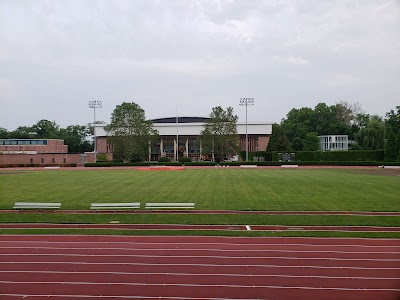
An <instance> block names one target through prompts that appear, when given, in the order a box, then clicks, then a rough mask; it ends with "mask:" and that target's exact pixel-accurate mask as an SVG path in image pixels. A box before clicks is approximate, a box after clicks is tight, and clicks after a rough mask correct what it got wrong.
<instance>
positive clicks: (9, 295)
mask: <svg viewBox="0 0 400 300" xmlns="http://www.w3.org/2000/svg"><path fill="white" fill-rule="evenodd" d="M0 296H6V297H18V298H27V297H29V298H33V297H39V298H44V297H45V298H61V297H62V298H78V299H80V298H96V299H98V298H100V299H108V298H111V299H115V298H119V299H177V300H185V299H187V300H232V299H233V300H234V299H237V300H254V299H253V298H251V299H245V298H204V297H201V298H194V297H179V296H174V297H167V296H152V297H150V296H100V295H62V294H51V295H45V294H43V295H39V294H38V295H32V294H0ZM265 300H268V299H265Z"/></svg>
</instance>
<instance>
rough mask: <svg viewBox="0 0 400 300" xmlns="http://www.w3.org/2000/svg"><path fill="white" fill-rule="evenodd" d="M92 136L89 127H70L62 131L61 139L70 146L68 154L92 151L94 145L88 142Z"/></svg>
mask: <svg viewBox="0 0 400 300" xmlns="http://www.w3.org/2000/svg"><path fill="white" fill-rule="evenodd" d="M90 135H91V134H90V128H89V127H88V126H81V125H70V126H68V127H67V128H65V129H64V128H62V129H60V137H61V138H62V139H64V143H65V144H66V145H68V152H72V153H82V152H89V151H92V150H93V143H92V142H90V141H89V140H88V138H89V136H90Z"/></svg>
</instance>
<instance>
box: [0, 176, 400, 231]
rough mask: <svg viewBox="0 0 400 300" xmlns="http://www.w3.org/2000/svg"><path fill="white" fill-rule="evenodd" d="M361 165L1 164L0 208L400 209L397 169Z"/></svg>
mask: <svg viewBox="0 0 400 300" xmlns="http://www.w3.org/2000/svg"><path fill="white" fill-rule="evenodd" d="M398 173H399V172H391V171H387V170H380V169H375V170H363V169H257V170H255V169H251V170H244V169H233V168H232V169H225V168H218V169H187V170H184V171H137V170H108V169H104V170H83V171H82V170H68V171H63V170H47V171H22V172H16V171H12V172H10V171H4V170H0V192H1V193H0V209H10V208H12V206H13V205H14V203H15V202H18V201H33V202H61V203H62V209H88V208H89V207H90V204H91V203H92V202H141V204H142V207H144V204H145V203H146V202H195V203H196V209H218V210H220V209H221V210H288V211H296V210H297V211H299V210H304V211H308V210H316V211H341V210H342V211H400V192H399V187H400V176H399V175H400V174H398ZM399 220H400V217H399V216H356V215H255V214H246V215H229V214H219V215H204V214H123V215H116V214H112V213H110V214H48V213H29V214H7V213H3V214H1V213H0V222H2V223H18V222H22V223H45V222H47V223H109V222H111V221H114V222H115V221H118V222H120V223H121V224H129V223H137V224H226V225H232V224H236V225H239V224H242V225H246V224H252V225H257V224H258V225H290V226H291V225H293V226H302V225H303V226H305V225H343V226H357V225H366V226H400V221H399ZM0 233H2V234H6V233H27V234H43V233H44V234H46V233H60V234H78V233H80V234H132V235H143V234H150V235H210V234H212V235H245V236H316V237H317V236H319V237H374V238H375V237H381V238H383V237H388V238H389V237H390V238H399V237H400V233H399V232H386V233H384V232H369V233H368V232H307V231H303V232H296V231H290V232H240V231H231V232H229V231H213V232H207V231H171V230H163V231H146V230H144V231H137V230H136V231H135V230H133V231H118V230H117V231H115V230H112V231H108V230H70V229H57V230H54V229H1V230H0Z"/></svg>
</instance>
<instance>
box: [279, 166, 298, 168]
mask: <svg viewBox="0 0 400 300" xmlns="http://www.w3.org/2000/svg"><path fill="white" fill-rule="evenodd" d="M281 167H282V168H298V167H299V165H281Z"/></svg>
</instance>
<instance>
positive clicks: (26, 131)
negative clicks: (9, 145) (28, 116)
mask: <svg viewBox="0 0 400 300" xmlns="http://www.w3.org/2000/svg"><path fill="white" fill-rule="evenodd" d="M32 137H35V138H36V132H34V131H33V128H32V127H28V126H19V127H18V128H17V129H15V130H14V131H10V133H9V138H10V139H29V138H32Z"/></svg>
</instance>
